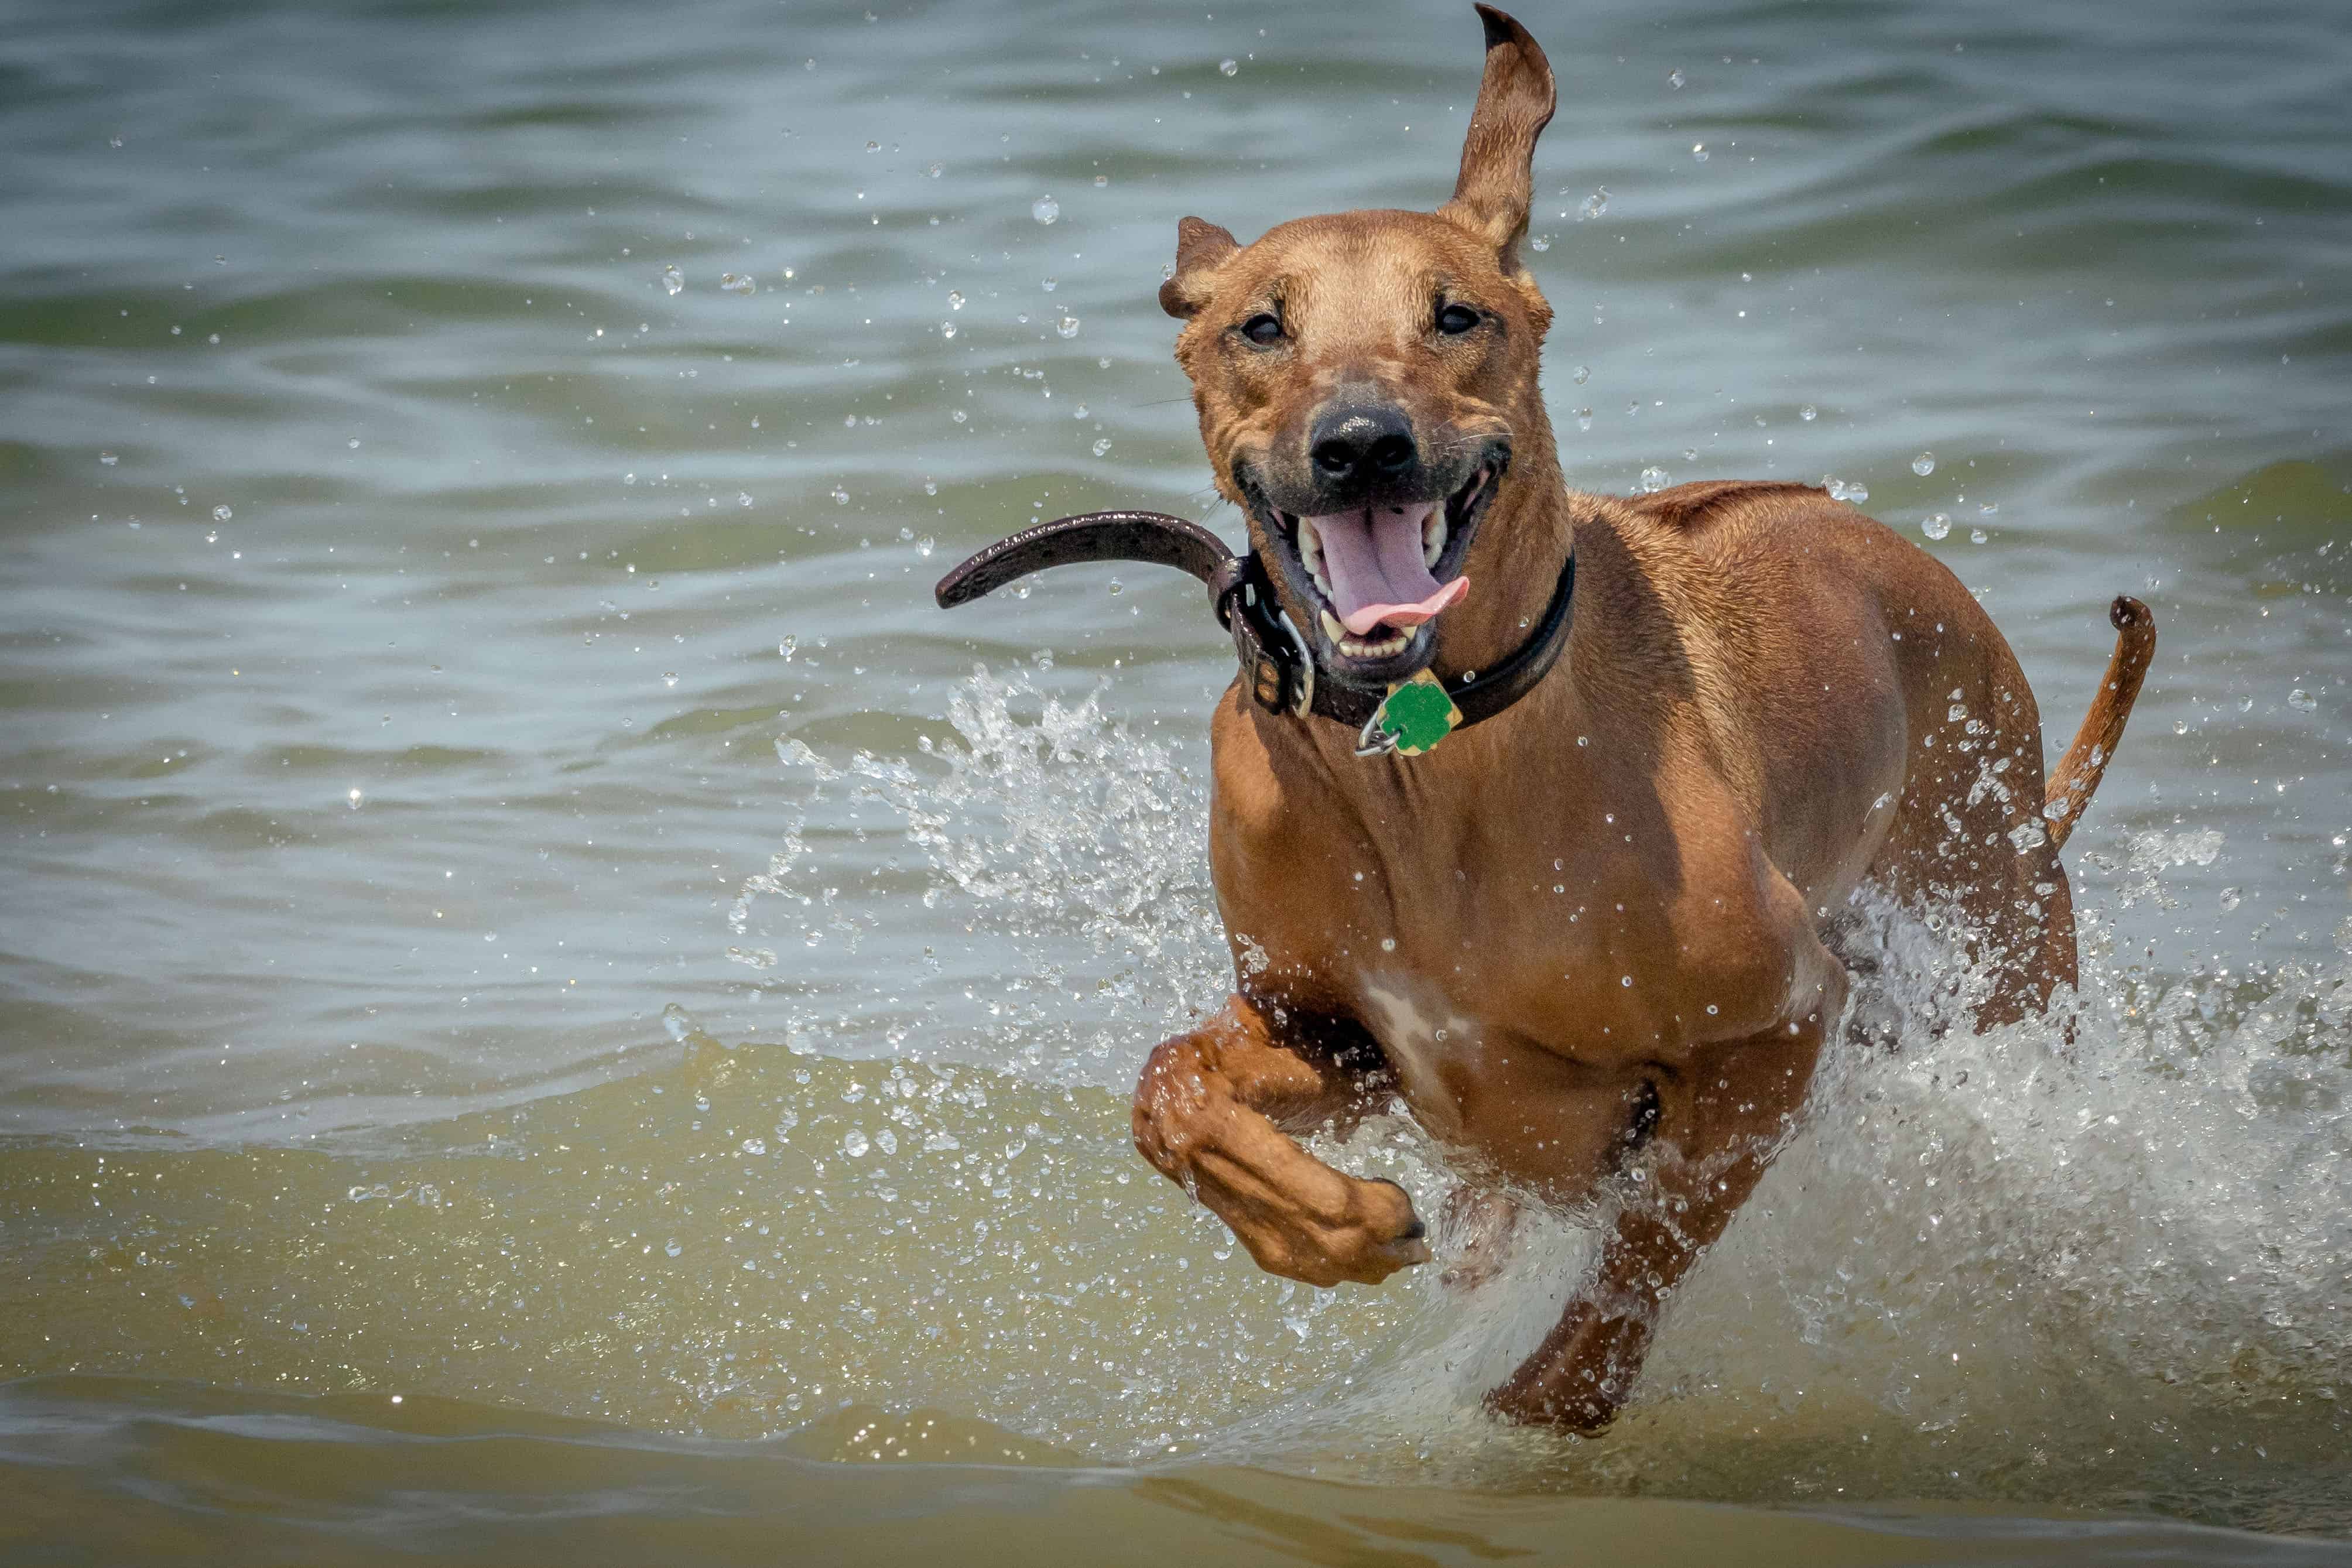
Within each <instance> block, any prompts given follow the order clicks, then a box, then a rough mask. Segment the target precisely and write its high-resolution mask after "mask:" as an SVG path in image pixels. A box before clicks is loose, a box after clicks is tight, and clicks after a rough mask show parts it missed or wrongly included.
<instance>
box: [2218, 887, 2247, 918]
mask: <svg viewBox="0 0 2352 1568" xmlns="http://www.w3.org/2000/svg"><path fill="white" fill-rule="evenodd" d="M2245 901H2246V895H2245V893H2244V891H2243V890H2242V889H2237V888H2224V889H2221V912H2222V913H2223V914H2225V915H2226V914H2228V913H2229V912H2230V911H2231V910H2234V909H2236V908H2237V907H2238V906H2239V905H2240V904H2242V903H2243V902H2245Z"/></svg>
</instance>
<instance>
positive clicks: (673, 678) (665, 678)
mask: <svg viewBox="0 0 2352 1568" xmlns="http://www.w3.org/2000/svg"><path fill="white" fill-rule="evenodd" d="M662 684H663V685H664V686H676V685H677V671H676V670H674V669H665V670H663V671H662Z"/></svg>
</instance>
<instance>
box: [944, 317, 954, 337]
mask: <svg viewBox="0 0 2352 1568" xmlns="http://www.w3.org/2000/svg"><path fill="white" fill-rule="evenodd" d="M955 334H956V325H955V323H954V322H953V321H941V322H940V336H941V337H943V338H951V337H953V336H955Z"/></svg>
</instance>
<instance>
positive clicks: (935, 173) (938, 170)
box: [923, 163, 947, 180]
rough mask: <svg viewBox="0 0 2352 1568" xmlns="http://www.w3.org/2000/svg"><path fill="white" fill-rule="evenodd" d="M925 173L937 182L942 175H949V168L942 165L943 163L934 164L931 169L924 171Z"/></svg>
mask: <svg viewBox="0 0 2352 1568" xmlns="http://www.w3.org/2000/svg"><path fill="white" fill-rule="evenodd" d="M923 173H924V174H929V176H930V177H931V178H932V179H934V180H936V179H938V178H939V177H940V175H941V174H945V173H947V166H946V165H945V164H942V163H934V164H932V165H931V166H930V167H929V168H928V169H925V170H924V171H923Z"/></svg>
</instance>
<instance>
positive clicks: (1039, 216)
mask: <svg viewBox="0 0 2352 1568" xmlns="http://www.w3.org/2000/svg"><path fill="white" fill-rule="evenodd" d="M1029 216H1031V217H1034V218H1035V219H1036V220H1037V221H1038V222H1039V223H1052V222H1053V221H1054V220H1055V218H1057V217H1060V216H1062V204H1061V203H1059V202H1057V201H1055V199H1054V198H1053V197H1051V196H1039V197H1038V198H1037V199H1036V200H1035V201H1034V202H1031V203H1030V204H1029Z"/></svg>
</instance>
